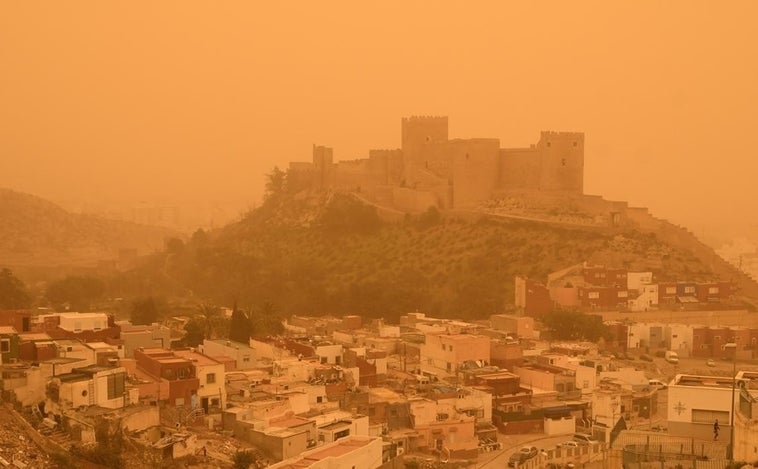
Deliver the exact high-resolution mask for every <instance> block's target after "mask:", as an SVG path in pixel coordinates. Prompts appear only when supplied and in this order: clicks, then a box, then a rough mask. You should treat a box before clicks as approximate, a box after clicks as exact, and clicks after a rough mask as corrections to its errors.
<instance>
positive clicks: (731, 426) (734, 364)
mask: <svg viewBox="0 0 758 469" xmlns="http://www.w3.org/2000/svg"><path fill="white" fill-rule="evenodd" d="M724 347H726V348H731V349H733V352H732V394H731V398H732V412H731V414H729V451H728V456H729V461H731V462H734V390H735V388H736V387H737V339H736V337H735V338H734V339H733V342H730V343H728V344H724Z"/></svg>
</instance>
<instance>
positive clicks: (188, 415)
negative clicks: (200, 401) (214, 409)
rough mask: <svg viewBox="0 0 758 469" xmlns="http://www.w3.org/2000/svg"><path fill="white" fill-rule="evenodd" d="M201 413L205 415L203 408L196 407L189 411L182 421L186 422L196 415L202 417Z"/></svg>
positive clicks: (193, 418)
mask: <svg viewBox="0 0 758 469" xmlns="http://www.w3.org/2000/svg"><path fill="white" fill-rule="evenodd" d="M203 415H205V410H204V409H203V408H202V407H198V408H197V409H194V410H192V411H190V413H188V414H187V415H186V416H185V417H184V422H185V423H187V422H189V421H192V420H195V419H196V418H198V417H202V416H203Z"/></svg>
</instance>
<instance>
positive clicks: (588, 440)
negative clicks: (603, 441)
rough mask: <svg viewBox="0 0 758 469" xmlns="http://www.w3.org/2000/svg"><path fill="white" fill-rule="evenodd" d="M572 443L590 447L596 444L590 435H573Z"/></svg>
mask: <svg viewBox="0 0 758 469" xmlns="http://www.w3.org/2000/svg"><path fill="white" fill-rule="evenodd" d="M574 441H576V442H577V443H579V444H582V445H591V444H594V443H596V440H595V439H594V438H592V435H588V434H586V433H574Z"/></svg>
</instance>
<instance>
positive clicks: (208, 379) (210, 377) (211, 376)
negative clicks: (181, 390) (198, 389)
mask: <svg viewBox="0 0 758 469" xmlns="http://www.w3.org/2000/svg"><path fill="white" fill-rule="evenodd" d="M215 382H216V373H208V374H207V375H205V384H213V383H215Z"/></svg>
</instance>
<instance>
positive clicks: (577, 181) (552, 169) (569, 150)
mask: <svg viewBox="0 0 758 469" xmlns="http://www.w3.org/2000/svg"><path fill="white" fill-rule="evenodd" d="M537 148H538V149H539V150H540V174H539V189H540V190H543V191H560V192H571V193H574V194H583V193H584V134H583V133H581V132H542V133H541V135H540V141H539V143H537Z"/></svg>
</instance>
